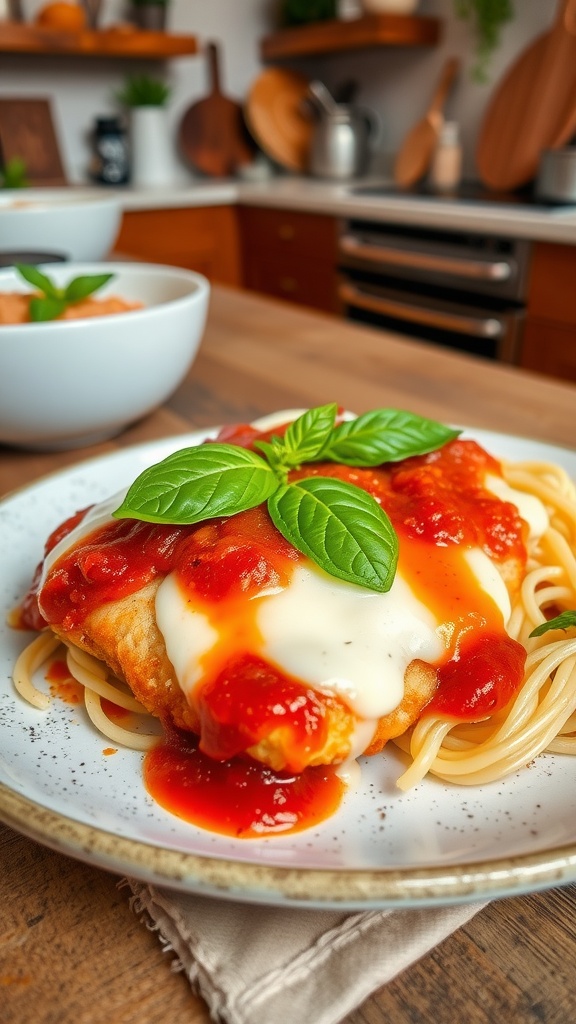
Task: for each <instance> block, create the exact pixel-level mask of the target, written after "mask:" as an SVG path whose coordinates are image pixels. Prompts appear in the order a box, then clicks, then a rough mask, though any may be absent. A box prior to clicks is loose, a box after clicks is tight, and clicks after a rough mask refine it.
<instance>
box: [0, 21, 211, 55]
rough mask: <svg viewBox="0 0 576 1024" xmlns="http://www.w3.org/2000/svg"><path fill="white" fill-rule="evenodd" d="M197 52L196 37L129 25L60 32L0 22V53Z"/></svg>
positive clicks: (150, 53)
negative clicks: (147, 29)
mask: <svg viewBox="0 0 576 1024" xmlns="http://www.w3.org/2000/svg"><path fill="white" fill-rule="evenodd" d="M197 52H198V44H197V41H196V38H195V36H187V35H170V34H169V33H166V32H143V31H141V30H140V29H136V28H134V29H132V28H131V27H129V26H124V25H123V26H121V27H120V26H117V27H115V26H111V27H110V28H105V29H101V30H99V31H90V30H88V29H85V30H82V31H80V32H63V31H60V30H59V29H51V28H50V29H49V28H41V27H40V26H36V25H22V24H20V23H19V22H13V21H4V22H1V21H0V53H4V54H7V53H14V54H19V53H22V54H26V53H27V54H35V55H39V54H46V55H48V56H50V55H51V56H54V57H62V56H69V57H73V56H77V57H121V58H122V59H125V60H129V59H134V60H138V59H140V60H143V59H145V60H166V59H168V58H171V57H184V56H189V55H191V54H195V53H197Z"/></svg>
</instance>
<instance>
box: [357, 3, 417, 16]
mask: <svg viewBox="0 0 576 1024" xmlns="http://www.w3.org/2000/svg"><path fill="white" fill-rule="evenodd" d="M419 4H420V0H362V8H363V10H364V11H365V12H366V14H413V13H414V11H415V10H416V9H417V7H418V6H419Z"/></svg>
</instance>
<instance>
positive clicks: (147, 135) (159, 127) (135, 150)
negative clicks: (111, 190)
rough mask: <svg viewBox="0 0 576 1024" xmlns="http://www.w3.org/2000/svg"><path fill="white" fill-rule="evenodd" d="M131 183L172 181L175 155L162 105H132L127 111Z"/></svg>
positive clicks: (151, 184) (146, 185) (145, 184)
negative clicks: (128, 112) (128, 111)
mask: <svg viewBox="0 0 576 1024" xmlns="http://www.w3.org/2000/svg"><path fill="white" fill-rule="evenodd" d="M130 152H131V168H132V171H131V176H130V181H131V184H132V185H134V186H135V187H137V188H157V187H160V186H162V185H170V184H173V183H174V181H175V178H176V173H177V172H176V157H175V151H174V144H173V140H172V138H171V135H170V129H169V124H168V115H167V111H166V109H165V107H133V108H132V110H131V113H130Z"/></svg>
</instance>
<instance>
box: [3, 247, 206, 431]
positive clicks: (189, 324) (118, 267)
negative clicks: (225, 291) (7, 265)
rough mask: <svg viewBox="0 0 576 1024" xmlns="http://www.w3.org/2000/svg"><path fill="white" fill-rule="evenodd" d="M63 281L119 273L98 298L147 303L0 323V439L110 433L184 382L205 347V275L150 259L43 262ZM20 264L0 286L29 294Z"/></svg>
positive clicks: (5, 275)
mask: <svg viewBox="0 0 576 1024" xmlns="http://www.w3.org/2000/svg"><path fill="white" fill-rule="evenodd" d="M40 269H41V270H42V271H43V272H45V273H46V274H47V275H48V276H49V277H51V278H52V280H53V281H55V283H56V284H57V285H59V286H63V285H65V284H67V283H68V281H70V280H72V279H73V278H75V277H78V276H80V275H82V274H101V273H108V272H109V273H112V274H114V277H113V279H112V280H111V281H109V282H108V284H107V285H105V286H104V287H103V288H101V289H100V290H99V291H98V292H97V293H96V294H95V297H97V298H105V297H106V296H107V295H118V296H121V297H122V298H123V299H127V300H137V301H141V302H143V303H144V304H145V308H144V309H141V310H133V311H130V312H124V313H117V314H113V315H111V316H96V317H91V318H87V319H83V320H61V321H58V320H52V321H48V322H46V323H26V324H16V325H14V326H12V325H9V324H4V325H2V324H0V443H4V444H9V445H13V446H14V445H15V446H19V447H25V448H32V449H35V450H58V449H65V448H75V447H80V446H83V445H88V444H95V443H96V442H98V441H101V440H104V439H106V438H109V437H113V436H114V435H115V434H118V433H120V431H121V430H122V429H123V428H124V427H126V426H127V425H128V424H130V423H133V422H134V421H135V420H137V419H140V417H142V416H145V415H146V414H147V413H149V412H151V411H152V410H153V409H155V408H156V407H157V406H158V405H160V404H161V403H162V402H163V401H165V399H167V398H168V397H169V396H170V395H171V394H172V393H173V392H174V391H175V389H176V388H177V387H178V385H179V384H180V383H181V381H182V380H183V378H184V377H185V375H186V373H187V371H188V369H189V367H190V366H191V365H192V363H193V361H194V358H195V356H196V353H197V351H198V348H199V345H200V342H201V340H202V335H203V332H204V326H205V322H206V314H207V310H208V300H209V294H210V286H209V283H208V281H207V280H206V278H205V277H202V276H201V275H200V274H195V273H192V271H189V270H183V269H180V268H178V267H166V266H160V265H156V264H145V263H96V264H93V263H92V264H90V263H85V264H79V263H74V264H70V263H58V264H49V265H47V266H43V267H40ZM31 290H32V289H31V286H30V285H28V284H27V283H26V282H25V281H24V280H23V279H22V278H21V277H20V276H19V275H18V274H17V272H16V271H15V270H14V269H5V270H2V271H0V292H10V291H19V292H29V291H31Z"/></svg>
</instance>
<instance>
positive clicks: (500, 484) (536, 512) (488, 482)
mask: <svg viewBox="0 0 576 1024" xmlns="http://www.w3.org/2000/svg"><path fill="white" fill-rule="evenodd" d="M484 486H485V487H486V490H487V491H490V493H491V494H494V495H495V496H496V497H497V498H500V501H509V502H510V504H512V505H515V506H516V508H517V509H518V512H519V513H520V516H521V517H522V519H523V520H524V522H525V523H527V524H528V529H529V535H530V538H531V539H534V540H535V539H537V538H538V537H541V536H542V534H543V533H545V532H546V530H547V529H548V527H549V525H550V520H549V517H548V513H547V511H546V509H545V508H544V505H543V504H542V502H541V501H540V499H539V498H537V497H536V495H535V494H526V493H525V492H524V491H518V490H517V489H516V488H515V487H510V485H509V484H507V483H506V481H505V480H503V479H502V477H501V476H494V475H493V474H492V473H488V474H487V476H486V479H485V482H484Z"/></svg>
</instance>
